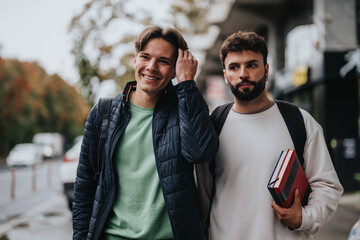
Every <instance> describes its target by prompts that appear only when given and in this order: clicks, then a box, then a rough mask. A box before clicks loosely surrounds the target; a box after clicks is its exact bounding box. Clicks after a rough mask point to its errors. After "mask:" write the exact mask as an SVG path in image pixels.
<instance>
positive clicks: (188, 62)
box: [176, 49, 198, 82]
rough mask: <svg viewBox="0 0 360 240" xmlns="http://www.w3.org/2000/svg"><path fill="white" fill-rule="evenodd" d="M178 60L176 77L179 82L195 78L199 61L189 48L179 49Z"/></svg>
mask: <svg viewBox="0 0 360 240" xmlns="http://www.w3.org/2000/svg"><path fill="white" fill-rule="evenodd" d="M178 51H179V56H178V58H177V61H176V78H177V80H178V81H179V82H183V81H186V80H194V77H195V74H196V70H197V65H198V62H197V60H196V59H195V57H194V56H193V55H192V54H191V52H189V51H188V50H185V51H183V50H181V49H179V50H178Z"/></svg>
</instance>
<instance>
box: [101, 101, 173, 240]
mask: <svg viewBox="0 0 360 240" xmlns="http://www.w3.org/2000/svg"><path fill="white" fill-rule="evenodd" d="M130 113H131V118H130V122H129V124H128V126H127V127H126V129H125V132H124V134H123V136H122V137H121V140H120V143H119V147H118V153H117V159H116V171H117V175H118V180H119V185H118V189H117V194H116V198H115V202H114V205H113V208H112V212H113V214H112V216H111V218H110V219H109V221H108V224H107V226H106V228H105V235H106V239H107V240H115V239H121V240H123V239H168V238H173V234H172V230H171V225H170V220H169V216H168V213H167V211H166V208H165V202H164V197H163V194H162V191H161V188H160V181H159V176H158V173H157V170H156V163H155V155H154V148H153V139H152V119H153V113H154V109H152V108H141V107H138V106H136V105H135V104H134V103H132V102H131V101H130Z"/></svg>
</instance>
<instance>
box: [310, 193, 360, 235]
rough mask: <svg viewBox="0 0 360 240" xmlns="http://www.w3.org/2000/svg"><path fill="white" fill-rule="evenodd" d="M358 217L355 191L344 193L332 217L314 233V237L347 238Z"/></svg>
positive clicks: (359, 214) (358, 201) (359, 207)
mask: <svg viewBox="0 0 360 240" xmlns="http://www.w3.org/2000/svg"><path fill="white" fill-rule="evenodd" d="M359 217H360V198H359V197H358V196H357V195H356V194H355V193H345V194H344V195H343V196H342V197H341V199H340V204H339V207H338V209H337V211H336V213H335V215H334V216H333V218H332V219H330V221H329V222H328V223H326V224H325V225H324V226H323V227H322V228H321V229H320V230H319V231H318V233H317V234H315V237H314V239H315V240H347V239H348V236H349V233H350V229H351V228H352V226H353V225H354V224H355V222H356V221H357V220H358V219H359Z"/></svg>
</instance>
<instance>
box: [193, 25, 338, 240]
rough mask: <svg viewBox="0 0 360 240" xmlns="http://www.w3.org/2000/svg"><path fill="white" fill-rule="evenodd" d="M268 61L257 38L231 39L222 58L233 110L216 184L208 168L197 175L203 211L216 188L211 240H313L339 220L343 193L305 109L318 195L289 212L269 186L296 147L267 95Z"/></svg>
mask: <svg viewBox="0 0 360 240" xmlns="http://www.w3.org/2000/svg"><path fill="white" fill-rule="evenodd" d="M267 54H268V51H267V46H266V43H265V41H264V39H263V38H262V37H261V36H259V35H257V34H256V33H253V32H237V33H234V34H232V35H231V36H229V37H228V38H227V39H226V40H225V42H224V43H223V45H222V47H221V50H220V59H221V62H222V64H223V67H224V70H223V73H224V78H225V81H226V83H227V84H228V85H229V87H230V89H231V91H232V93H233V95H234V104H233V105H232V108H231V110H230V112H229V113H228V115H227V118H226V120H225V122H224V125H223V127H222V130H221V132H220V135H219V141H220V146H219V151H218V153H217V155H216V157H215V160H214V161H215V169H214V171H213V174H214V176H213V175H212V174H211V171H209V168H208V166H205V165H203V166H202V167H201V168H199V169H197V170H198V174H199V179H198V181H199V185H200V190H201V192H202V194H205V197H207V198H206V199H205V201H204V205H206V204H208V200H209V198H210V196H211V194H210V193H211V192H212V190H213V188H214V187H215V192H214V193H215V194H214V195H213V199H212V204H211V211H210V216H209V218H210V239H212V240H223V239H251V240H263V239H266V240H281V239H284V240H291V239H311V238H312V234H314V233H315V232H316V231H317V230H318V229H319V228H320V227H321V225H323V224H324V223H325V222H326V221H328V220H329V219H330V217H331V216H332V215H333V214H334V212H335V210H336V208H337V205H338V202H339V199H340V197H341V194H342V192H343V188H342V186H341V184H340V183H339V180H338V177H337V175H336V172H335V170H334V167H333V164H332V161H331V159H330V156H329V152H328V149H327V146H326V144H325V141H324V137H323V132H322V129H321V126H320V125H319V124H318V123H317V122H316V121H315V120H314V119H313V118H312V117H311V116H310V114H309V113H308V112H306V111H304V110H302V109H301V110H300V111H301V115H302V116H303V118H304V123H305V128H306V134H307V138H306V143H305V148H304V154H303V157H304V165H303V166H304V168H305V172H306V175H307V178H308V180H309V183H310V185H311V188H312V192H311V194H310V196H309V201H308V204H307V205H306V206H304V207H302V206H301V201H300V195H299V193H298V192H297V191H296V192H295V201H294V203H293V205H292V206H291V207H290V208H288V209H286V208H282V207H280V206H278V205H277V204H276V203H275V202H274V201H273V198H272V196H271V194H270V193H269V191H268V189H267V184H268V181H269V178H270V176H271V174H272V171H273V169H274V166H275V164H276V162H277V160H278V157H279V155H280V153H281V151H282V150H287V149H293V148H294V144H293V142H292V138H291V136H290V134H289V130H288V128H287V125H286V123H285V121H284V119H283V117H282V115H281V113H280V111H279V108H278V106H277V104H276V103H275V101H274V100H272V99H270V98H269V96H268V95H267V93H266V91H265V84H266V81H267V77H268V74H269V64H268V63H267ZM213 177H215V182H214V185H212V183H213V182H212V178H213ZM203 197H204V195H203ZM203 200H204V199H203ZM204 212H205V213H206V210H205V211H204Z"/></svg>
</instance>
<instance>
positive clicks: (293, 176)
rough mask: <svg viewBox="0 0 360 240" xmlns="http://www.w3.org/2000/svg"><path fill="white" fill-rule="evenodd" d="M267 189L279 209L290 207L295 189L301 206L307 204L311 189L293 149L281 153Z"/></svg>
mask: <svg viewBox="0 0 360 240" xmlns="http://www.w3.org/2000/svg"><path fill="white" fill-rule="evenodd" d="M267 188H268V189H269V191H270V193H271V195H272V197H273V199H274V200H275V202H276V203H277V204H278V205H279V206H281V207H284V208H289V207H291V206H292V204H293V202H294V194H295V190H296V189H298V190H299V193H300V196H301V202H302V205H306V204H307V200H308V197H309V194H310V192H311V187H310V184H309V182H308V180H307V177H306V175H305V172H304V169H303V168H302V166H301V164H300V161H299V159H298V157H297V156H296V152H295V150H294V149H289V150H287V151H282V152H281V154H280V157H279V159H278V161H277V163H276V165H275V168H274V171H273V173H272V175H271V177H270V180H269V183H268V186H267Z"/></svg>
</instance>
